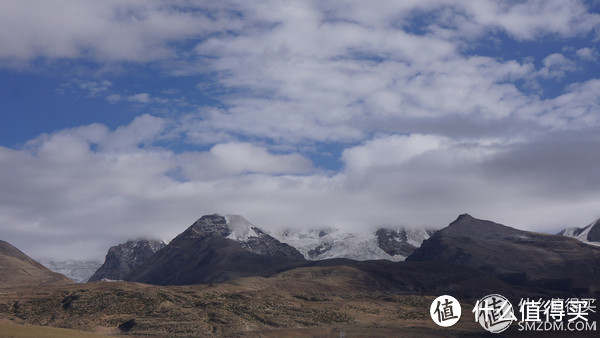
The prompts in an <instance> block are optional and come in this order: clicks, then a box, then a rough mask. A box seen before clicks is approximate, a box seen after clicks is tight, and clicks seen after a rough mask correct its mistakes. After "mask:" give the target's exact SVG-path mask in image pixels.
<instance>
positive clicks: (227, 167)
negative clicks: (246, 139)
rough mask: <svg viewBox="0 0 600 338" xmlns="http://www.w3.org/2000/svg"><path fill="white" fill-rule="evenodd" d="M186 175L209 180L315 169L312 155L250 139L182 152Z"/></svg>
mask: <svg viewBox="0 0 600 338" xmlns="http://www.w3.org/2000/svg"><path fill="white" fill-rule="evenodd" d="M179 163H180V166H181V169H182V171H183V173H184V176H185V177H186V178H187V179H191V180H206V179H216V178H223V177H229V176H232V175H240V174H248V173H262V174H304V173H308V172H310V171H311V169H312V163H311V161H310V160H309V159H307V158H305V157H303V156H301V155H299V154H284V155H275V154H271V153H269V152H268V151H267V149H265V148H263V147H258V146H254V145H252V144H249V143H223V144H217V145H215V146H214V147H212V148H211V149H210V150H209V151H208V152H201V153H194V152H190V153H184V154H182V155H179Z"/></svg>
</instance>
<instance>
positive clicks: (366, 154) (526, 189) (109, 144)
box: [0, 0, 600, 258]
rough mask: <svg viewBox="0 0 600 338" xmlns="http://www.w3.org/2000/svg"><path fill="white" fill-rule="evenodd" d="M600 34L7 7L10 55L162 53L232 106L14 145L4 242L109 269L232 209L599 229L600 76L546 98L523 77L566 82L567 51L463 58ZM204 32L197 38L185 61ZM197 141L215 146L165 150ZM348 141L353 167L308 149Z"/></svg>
mask: <svg viewBox="0 0 600 338" xmlns="http://www.w3.org/2000/svg"><path fill="white" fill-rule="evenodd" d="M182 7H186V8H187V7H203V8H201V10H198V11H185V10H181V8H182ZM234 12H235V14H234ZM420 14H423V18H424V19H423V21H422V22H419V20H411V19H412V18H413V17H414V15H420ZM428 17H433V18H435V20H431V21H428V20H427V18H428ZM411 25H416V26H411ZM419 25H420V26H419ZM598 27H599V24H598V15H597V14H593V13H588V12H587V11H586V10H585V6H584V4H583V3H581V2H578V1H527V2H518V3H512V2H496V1H470V2H464V1H449V0H440V1H375V2H373V1H369V2H367V1H347V2H344V3H340V2H334V1H327V2H325V1H261V2H247V1H233V2H230V1H222V2H218V3H214V4H213V3H206V2H205V3H202V4H201V5H198V3H197V2H187V1H185V2H176V3H169V4H166V3H165V2H161V1H141V0H134V1H128V2H125V3H123V2H122V1H104V2H98V1H62V2H51V1H32V2H23V1H21V2H16V1H15V2H0V59H3V60H18V61H19V60H20V61H24V62H28V61H31V60H35V59H36V58H40V57H41V58H47V59H48V60H45V61H48V62H50V63H51V62H52V60H54V59H69V58H75V59H77V58H81V59H86V60H92V61H96V62H100V63H102V62H106V63H113V62H121V61H126V62H148V61H156V60H161V61H162V62H161V63H154V64H152V65H150V66H148V68H151V67H160V70H161V71H167V72H168V73H169V74H180V75H181V74H186V75H189V74H197V73H202V74H203V75H206V76H207V77H210V80H211V81H212V80H214V81H216V83H214V88H218V91H219V93H218V95H217V97H216V99H217V100H218V101H220V102H219V103H220V104H219V105H218V107H217V106H216V105H215V106H210V107H206V106H203V107H196V108H194V107H189V111H190V113H187V114H186V115H185V116H181V115H178V116H173V115H161V116H169V118H159V117H156V116H150V115H141V116H139V117H137V118H136V119H134V120H133V121H132V122H131V123H129V124H128V125H124V126H120V127H118V128H116V129H115V130H110V129H109V128H107V127H106V126H104V125H100V124H92V125H88V126H83V127H79V128H73V129H66V130H62V131H57V132H54V133H50V134H46V135H42V136H40V137H37V138H35V139H34V140H32V141H30V142H28V143H27V144H26V146H25V147H23V148H22V149H9V148H2V147H0V187H2V193H0V224H2V231H3V236H6V239H9V241H10V242H12V243H13V244H15V245H17V246H18V247H20V248H22V249H24V250H25V251H26V252H28V253H31V254H32V255H34V256H38V257H39V256H44V255H46V256H50V257H52V256H55V257H57V256H61V255H62V257H63V258H67V257H72V255H73V252H75V251H76V250H79V249H80V248H81V247H82V245H85V246H86V247H87V248H89V250H87V251H86V252H85V253H81V255H90V256H93V257H96V258H100V257H101V256H102V255H103V254H104V253H105V252H106V249H107V247H108V246H109V245H110V244H115V243H117V242H120V241H123V240H125V239H127V238H128V237H137V236H140V235H146V236H159V237H163V238H165V239H169V238H172V237H173V236H175V235H176V234H177V233H179V232H181V231H182V230H183V229H184V228H185V227H186V226H188V225H189V224H191V223H192V222H193V221H194V220H195V219H196V218H198V217H200V216H201V215H203V214H207V213H214V212H220V213H236V214H243V215H245V216H246V217H247V218H248V219H249V220H250V221H251V222H253V223H255V224H257V225H259V226H265V227H277V226H292V227H293V226H297V227H302V226H311V227H312V226H319V225H333V226H338V227H342V228H344V227H347V228H353V229H366V228H369V227H373V226H379V225H399V223H402V224H406V225H432V226H438V227H441V226H444V225H446V224H447V223H448V222H450V221H451V220H452V219H454V218H455V217H456V215H457V214H459V213H462V212H469V213H472V214H473V215H474V216H477V217H482V218H488V219H492V220H495V221H499V222H505V223H507V224H509V225H513V226H518V227H522V228H531V229H537V230H545V229H548V228H553V229H558V227H560V226H572V225H583V224H585V223H587V222H589V221H591V219H592V218H593V217H597V216H598V215H597V205H598V204H597V201H598V200H599V198H600V196H599V194H598V191H597V189H595V187H597V186H598V184H599V183H600V178H599V177H598V172H600V171H599V170H598V166H597V163H596V162H595V159H597V158H598V156H599V154H598V150H597V149H600V145H599V144H598V139H597V136H596V135H597V129H598V126H599V125H600V120H599V119H598V117H597V116H598V111H600V101H599V98H598V95H597V93H598V92H600V81H598V80H597V79H590V80H588V81H586V82H582V83H573V84H566V89H565V90H564V92H562V93H560V94H558V95H556V96H555V97H553V98H550V99H545V98H541V97H539V96H537V95H536V94H535V93H534V94H532V93H530V92H528V91H526V90H523V89H522V88H521V86H522V84H523V83H525V84H526V85H527V83H528V82H531V83H534V82H535V81H538V80H539V79H540V77H545V78H553V79H564V78H566V74H567V73H568V72H570V71H572V70H574V69H575V66H574V62H573V61H572V60H570V59H569V58H567V56H565V55H563V54H550V55H548V56H547V57H546V58H545V59H544V60H543V61H542V64H543V65H542V67H541V68H536V66H535V63H534V62H533V61H532V60H531V59H530V58H527V57H528V56H529V55H523V58H521V59H520V60H522V61H517V60H510V59H506V58H505V59H502V58H499V57H489V56H477V55H468V53H467V52H465V50H468V51H471V50H472V47H473V46H475V45H476V44H477V43H479V42H481V40H479V39H480V38H482V37H486V35H485V34H488V33H490V34H491V36H489V37H491V38H495V37H496V35H502V33H507V34H508V35H510V36H512V37H513V38H515V39H517V40H520V41H531V40H536V39H544V38H549V39H551V38H557V37H558V38H561V37H574V36H577V35H578V34H580V35H584V34H593V33H594V31H597V30H598ZM16 32H17V33H16ZM213 33H214V34H213ZM498 33H499V34H498ZM188 38H190V39H198V40H194V43H193V44H195V46H194V47H192V48H190V49H189V50H186V49H185V48H186V47H181V46H182V45H184V46H185V45H187V44H185V43H183V44H181V43H180V42H184V41H186V39H188ZM172 42H175V43H172ZM471 44H473V46H472V45H471ZM575 54H576V55H577V56H578V57H579V58H582V59H590V58H591V57H592V56H594V55H597V52H596V51H595V50H594V49H590V48H587V49H585V48H584V49H580V50H578V51H576V53H575ZM154 71H155V69H154ZM114 81H117V80H114ZM534 84H535V83H534ZM69 85H70V86H71V87H69V88H65V90H67V89H69V90H72V89H78V90H84V91H85V93H86V94H88V95H91V96H101V97H104V98H105V99H106V100H107V101H109V102H113V103H116V102H129V103H132V104H134V105H135V104H136V103H140V104H144V106H143V107H144V108H149V109H156V107H157V106H160V105H166V104H176V101H175V99H173V98H171V97H169V99H164V98H161V97H158V96H155V92H154V91H152V90H154V89H152V90H147V89H145V88H144V89H140V88H137V89H135V90H131V89H125V90H123V91H120V92H115V90H114V89H113V85H112V82H103V81H102V80H93V81H83V82H77V83H76V82H73V83H69ZM211 85H212V84H211ZM168 86H169V87H171V86H172V84H171V83H168ZM114 87H118V88H121V85H119V86H117V85H116V84H115V85H114ZM146 91H148V92H146ZM151 93H152V94H151ZM156 93H159V91H157V92H156ZM163 94H164V95H172V93H167V92H163ZM182 104H185V102H184V103H182ZM140 106H141V105H140ZM115 107H116V106H115ZM575 131H576V132H575ZM181 134H184V135H183V139H184V140H183V141H184V142H186V143H195V144H200V145H202V146H206V149H205V150H202V151H199V150H196V151H181V152H179V153H177V152H175V151H172V150H169V149H170V148H166V147H162V146H161V145H164V142H161V141H169V142H171V141H173V142H181V139H179V137H180V136H181ZM580 134H581V136H577V135H580ZM574 135H575V136H574ZM578 137H580V138H578ZM554 139H557V140H564V141H565V143H561V142H558V143H557V142H553V140H554ZM240 140H245V141H244V142H242V141H240ZM330 142H332V143H335V146H336V147H340V148H342V150H340V152H341V156H340V158H339V159H336V160H339V161H340V162H341V163H342V164H343V167H342V169H339V170H337V171H336V172H327V173H324V172H323V171H321V169H320V168H318V167H317V168H314V166H313V163H311V160H310V159H309V158H308V155H306V154H305V153H302V152H300V151H299V150H298V149H308V148H311V147H314V148H318V147H320V146H322V147H323V148H325V149H324V151H327V150H328V149H327V146H326V145H327V144H328V143H330ZM187 145H189V144H186V146H187ZM343 148H345V149H343ZM276 149H277V150H280V151H279V152H277V151H275V150H276ZM282 149H285V152H281V150H282ZM593 202H595V203H593ZM82 243H84V244H82ZM82 258H83V257H82Z"/></svg>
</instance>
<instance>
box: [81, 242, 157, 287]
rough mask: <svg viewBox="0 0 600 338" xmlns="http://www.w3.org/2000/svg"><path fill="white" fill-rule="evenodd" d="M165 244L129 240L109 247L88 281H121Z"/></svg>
mask: <svg viewBox="0 0 600 338" xmlns="http://www.w3.org/2000/svg"><path fill="white" fill-rule="evenodd" d="M165 245H166V244H165V243H164V242H162V241H157V240H145V239H144V240H137V241H133V240H129V241H127V242H125V243H122V244H119V245H116V246H113V247H111V248H110V249H109V250H108V253H107V254H106V259H105V260H104V264H102V266H100V268H98V270H96V272H95V273H94V274H93V275H92V277H90V279H89V281H90V282H94V281H99V280H102V279H110V280H122V279H124V278H125V276H127V275H128V274H130V273H131V272H132V271H133V270H134V269H135V268H137V267H139V266H142V265H143V264H144V263H145V262H146V260H148V258H150V257H151V256H152V255H154V254H155V253H156V252H157V251H158V250H160V249H162V248H163V247H164V246H165Z"/></svg>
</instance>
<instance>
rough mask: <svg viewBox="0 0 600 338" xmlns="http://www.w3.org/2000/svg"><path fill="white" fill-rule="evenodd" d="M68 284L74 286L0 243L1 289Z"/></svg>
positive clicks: (61, 276) (14, 249) (59, 275)
mask: <svg viewBox="0 0 600 338" xmlns="http://www.w3.org/2000/svg"><path fill="white" fill-rule="evenodd" d="M68 284H73V281H71V280H70V279H68V278H67V277H65V276H63V275H61V274H59V273H56V272H52V271H50V270H49V269H48V268H46V267H45V266H43V265H41V264H40V263H38V262H36V261H34V260H33V259H31V258H30V257H28V256H27V255H25V254H24V253H23V252H21V251H20V250H19V249H17V248H15V247H14V246H12V245H10V244H9V243H7V242H5V241H0V288H12V287H23V286H35V285H68Z"/></svg>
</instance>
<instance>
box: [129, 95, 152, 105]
mask: <svg viewBox="0 0 600 338" xmlns="http://www.w3.org/2000/svg"><path fill="white" fill-rule="evenodd" d="M127 101H129V102H135V103H150V102H152V98H151V97H150V94H148V93H139V94H135V95H130V96H128V97H127Z"/></svg>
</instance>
